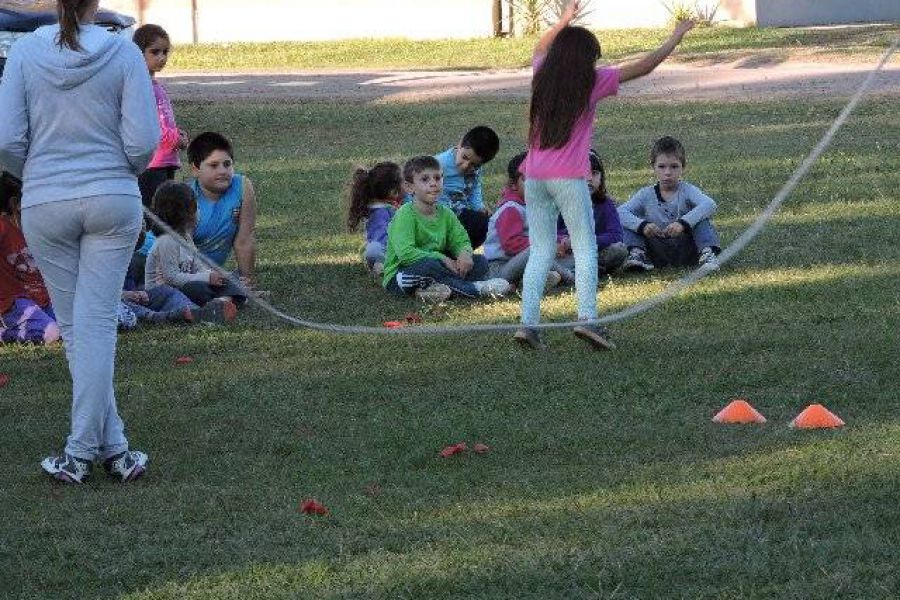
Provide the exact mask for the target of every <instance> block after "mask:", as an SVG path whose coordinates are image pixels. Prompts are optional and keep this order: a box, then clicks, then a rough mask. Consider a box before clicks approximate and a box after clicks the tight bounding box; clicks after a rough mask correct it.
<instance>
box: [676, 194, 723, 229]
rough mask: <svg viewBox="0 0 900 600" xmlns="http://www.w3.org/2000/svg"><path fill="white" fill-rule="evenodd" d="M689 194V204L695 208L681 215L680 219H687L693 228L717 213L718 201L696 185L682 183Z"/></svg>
mask: <svg viewBox="0 0 900 600" xmlns="http://www.w3.org/2000/svg"><path fill="white" fill-rule="evenodd" d="M682 185H684V186H685V188H686V192H687V194H688V205H689V206H693V208H692V209H691V210H690V211H688V212H687V213H685V214H683V215H681V217H680V218H679V221H685V222H687V224H688V225H690V227H691V229H693V228H694V227H696V226H697V223H699V222H700V221H703V220H704V219H709V218H710V217H712V216H713V215H714V214H716V201H715V200H713V199H712V198H710V197H709V196H707V195H706V194H704V193H703V191H702V190H701V189H700V188H698V187H697V186H695V185H691V184H689V183H682Z"/></svg>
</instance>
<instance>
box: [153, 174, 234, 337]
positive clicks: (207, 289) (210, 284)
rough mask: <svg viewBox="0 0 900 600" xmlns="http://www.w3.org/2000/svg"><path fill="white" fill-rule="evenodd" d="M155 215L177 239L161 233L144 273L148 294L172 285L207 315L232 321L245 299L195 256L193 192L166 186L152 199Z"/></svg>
mask: <svg viewBox="0 0 900 600" xmlns="http://www.w3.org/2000/svg"><path fill="white" fill-rule="evenodd" d="M153 212H154V214H156V216H157V217H159V218H160V220H161V221H162V222H163V223H165V224H166V225H168V226H169V227H171V228H172V229H173V230H175V232H176V235H177V236H178V237H177V239H176V236H175V235H171V234H168V233H164V232H161V231H160V232H158V233H159V235H158V236H157V238H156V243H155V244H154V245H153V250H151V251H150V255H149V256H148V257H147V266H146V271H145V273H144V287H145V289H146V290H147V292H148V294H149V293H152V292H153V290H154V289H155V288H157V287H159V286H163V285H169V286H172V287H175V288H178V289H179V290H181V291H182V292H183V293H184V295H185V296H187V297H188V298H190V300H191V301H192V302H194V303H195V304H197V305H199V306H203V307H206V306H207V305H210V308H208V309H207V312H208V313H217V314H220V315H221V319H217V320H224V321H231V320H233V319H234V317H235V315H236V314H237V308H236V307H235V303H237V304H242V303H243V302H244V301H246V296H244V295H243V293H242V292H241V291H240V290H239V289H238V288H237V287H236V286H235V285H234V284H232V283H230V282H229V281H228V280H227V279H225V277H223V276H222V275H221V274H220V273H218V272H217V271H213V270H211V269H207V268H206V267H205V266H204V265H203V263H202V262H201V261H200V260H199V259H198V258H197V257H196V255H195V253H196V246H194V242H193V239H192V236H191V234H192V233H193V231H194V227H195V225H196V224H197V201H196V199H195V198H194V192H193V191H192V190H191V188H190V187H189V186H187V185H185V184H183V183H172V182H167V183H164V184H162V185H161V186H160V187H159V188H158V189H157V190H156V194H155V195H154V196H153ZM185 246H187V248H186V247H185Z"/></svg>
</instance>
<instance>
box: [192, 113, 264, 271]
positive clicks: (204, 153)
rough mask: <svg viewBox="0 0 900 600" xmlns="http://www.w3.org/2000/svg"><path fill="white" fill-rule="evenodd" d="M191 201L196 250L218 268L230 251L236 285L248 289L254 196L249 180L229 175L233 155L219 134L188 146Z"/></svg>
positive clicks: (253, 249) (253, 241) (253, 239)
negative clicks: (194, 211)
mask: <svg viewBox="0 0 900 600" xmlns="http://www.w3.org/2000/svg"><path fill="white" fill-rule="evenodd" d="M187 155H188V161H189V162H190V163H191V171H192V172H193V175H194V178H195V179H194V181H193V182H191V189H193V190H194V195H195V196H196V198H197V227H196V229H195V230H194V243H195V244H196V245H197V249H198V250H200V252H202V253H203V254H204V255H206V256H207V257H209V258H210V259H211V260H212V261H213V262H215V263H216V264H218V265H223V264H225V261H226V260H227V259H228V256H229V255H230V254H231V249H232V248H234V257H235V260H236V261H237V274H238V276H239V277H240V278H241V282H242V283H243V284H244V285H245V286H247V287H249V288H252V287H253V285H254V274H255V272H256V193H255V192H254V190H253V185H252V183H251V182H250V179H249V178H248V177H246V176H245V175H241V174H240V173H235V171H234V150H233V149H232V146H231V142H229V141H228V139H227V138H226V137H225V136H223V135H222V134H219V133H215V132H211V131H207V132H204V133H201V134H200V135H198V136H197V137H195V138H194V139H193V140H191V143H190V144H188V147H187Z"/></svg>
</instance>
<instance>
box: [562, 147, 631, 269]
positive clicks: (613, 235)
mask: <svg viewBox="0 0 900 600" xmlns="http://www.w3.org/2000/svg"><path fill="white" fill-rule="evenodd" d="M589 157H590V160H591V176H590V177H588V179H587V184H588V189H589V190H590V192H591V208H592V210H593V213H594V235H595V237H596V238H597V262H598V265H599V269H600V271H599V272H600V275H605V274H609V273H612V272H613V271H615V270H616V269H618V268H619V267H621V266H622V264H623V263H624V262H625V259H626V258H628V248H626V247H625V242H624V240H623V235H624V231H623V230H622V222H621V221H620V220H619V212H618V211H617V210H616V201H615V199H614V198H613V197H612V196H610V195H609V193H608V192H607V191H606V169H604V168H603V161H602V160H601V159H600V155H599V154H597V151H596V150H593V149H592V150H591V151H590V153H589ZM556 231H557V235H556V256H557V258H558V261H557V262H558V263H559V264H561V265H563V266H564V267H566V268H567V269H570V270H571V269H574V268H575V257H574V256H572V245H571V243H569V231H568V229H566V223H565V221H563V218H562V216H561V215H560V217H559V221H558V222H557V230H556Z"/></svg>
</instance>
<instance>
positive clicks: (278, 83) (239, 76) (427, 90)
mask: <svg viewBox="0 0 900 600" xmlns="http://www.w3.org/2000/svg"><path fill="white" fill-rule="evenodd" d="M873 66H874V63H871V64H866V63H803V62H784V63H778V64H773V63H769V62H767V61H765V60H764V59H752V58H751V59H745V60H741V61H735V62H731V63H722V64H711V65H686V64H667V65H663V66H662V67H660V68H659V69H657V70H656V71H655V72H654V73H652V74H651V75H649V76H648V77H644V78H643V79H640V80H637V81H635V82H632V83H629V84H627V85H626V86H624V87H623V88H622V92H621V93H620V96H622V97H624V98H641V99H646V100H672V99H677V100H680V101H684V100H688V101H691V100H694V101H699V100H735V101H746V100H750V101H752V100H768V99H772V98H791V97H807V98H812V97H821V98H825V97H841V96H848V95H850V94H852V93H853V92H854V91H855V90H856V88H857V86H858V85H859V84H860V83H861V82H862V80H863V79H864V78H865V76H866V74H867V73H868V71H869V70H870V69H871V68H873ZM164 81H165V83H166V85H167V87H168V89H169V92H170V94H171V95H172V97H173V98H175V99H179V100H249V99H255V100H265V99H270V100H311V101H328V100H340V101H342V102H422V101H427V100H438V99H443V98H453V97H482V98H521V99H525V98H527V97H528V91H529V87H528V86H529V84H530V81H531V73H530V71H529V70H494V71H389V70H379V71H366V72H361V71H352V72H347V71H345V72H299V73H275V74H273V73H231V74H174V75H168V76H165V77H164ZM872 93H873V94H879V95H888V96H895V97H900V60H898V57H897V56H896V55H895V56H894V58H893V60H892V61H891V62H889V63H888V64H887V65H886V66H885V69H884V70H883V71H882V72H881V73H880V74H879V76H878V78H877V80H876V82H875V85H874V86H873V88H872Z"/></svg>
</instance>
